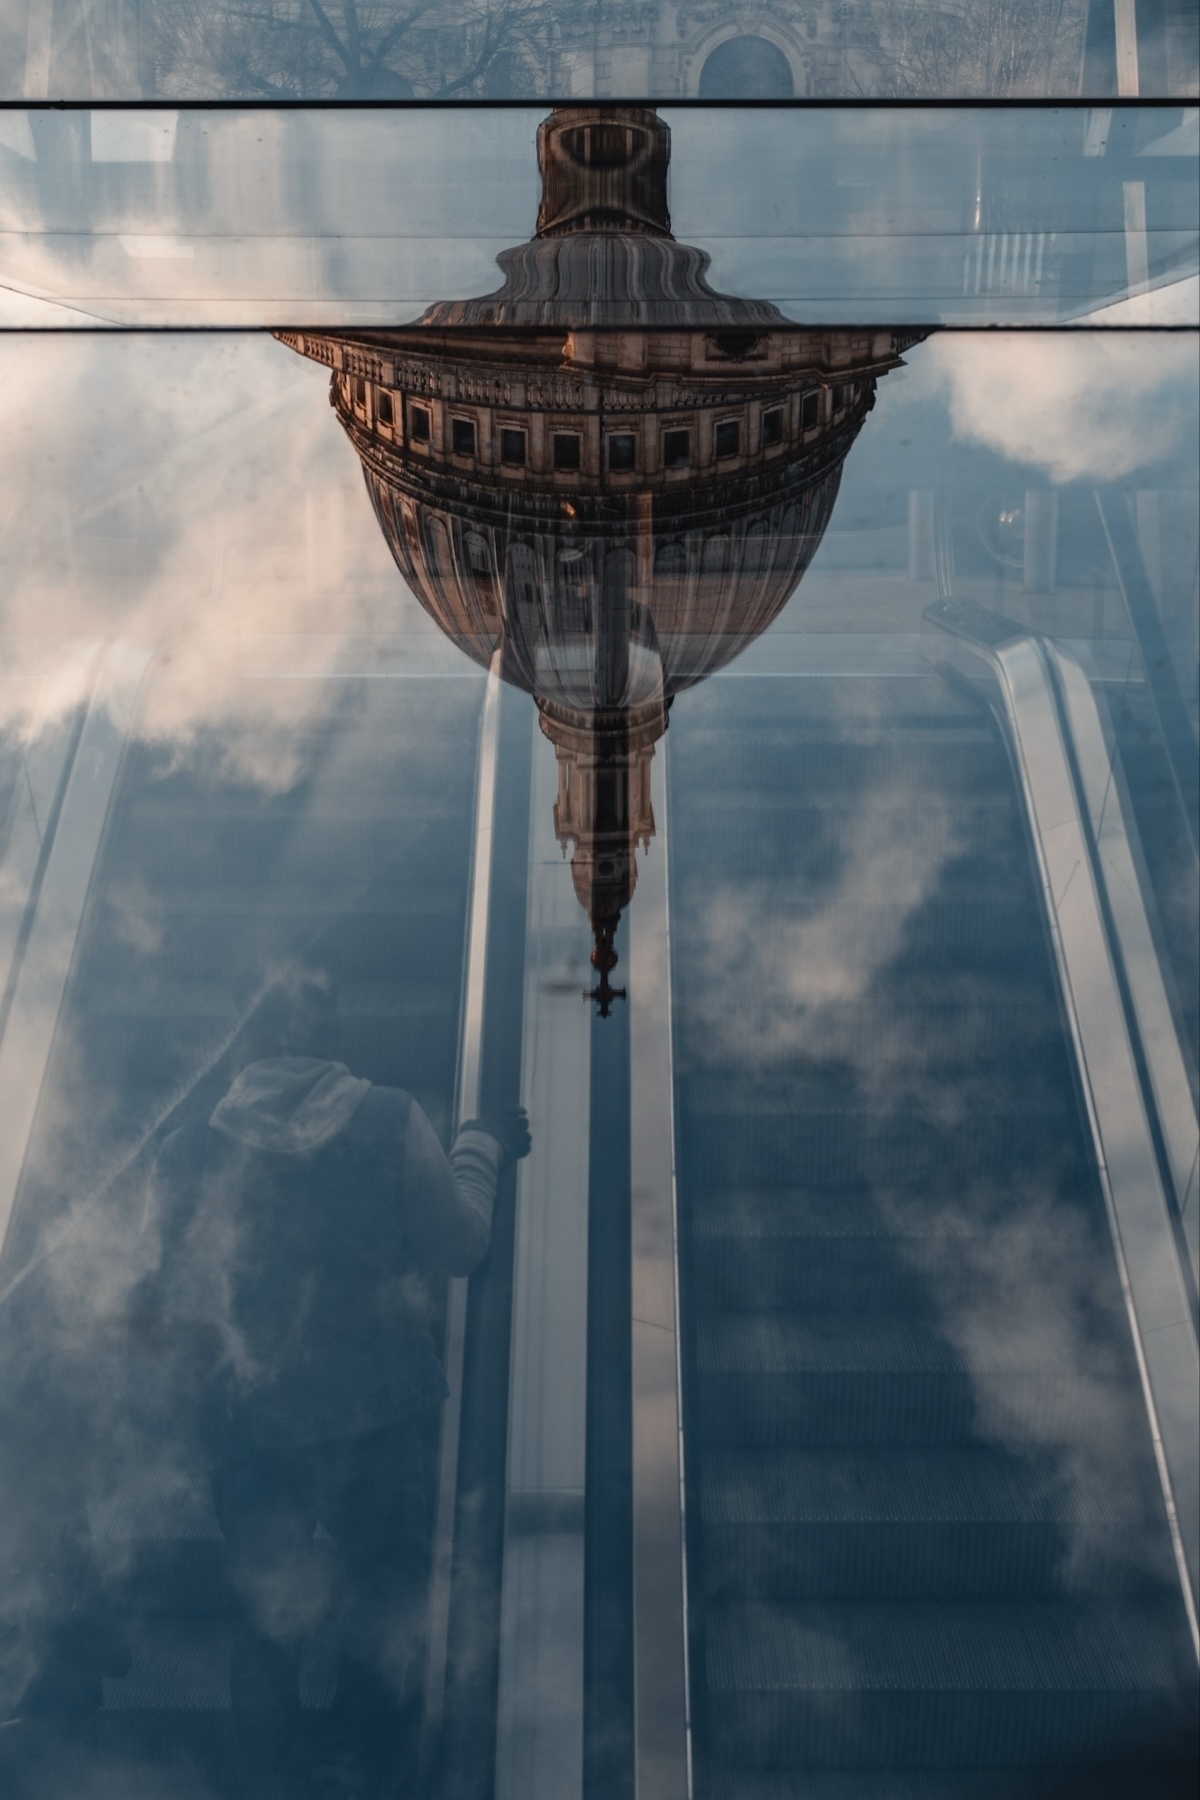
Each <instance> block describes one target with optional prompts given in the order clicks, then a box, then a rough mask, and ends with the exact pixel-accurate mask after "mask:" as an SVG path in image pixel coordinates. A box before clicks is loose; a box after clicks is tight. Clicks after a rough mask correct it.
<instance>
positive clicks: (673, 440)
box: [663, 431, 692, 469]
mask: <svg viewBox="0 0 1200 1800" xmlns="http://www.w3.org/2000/svg"><path fill="white" fill-rule="evenodd" d="M691 460H692V434H691V432H690V431H666V432H664V433H663V466H664V468H668V469H686V468H687V466H688V464H689V463H690V462H691Z"/></svg>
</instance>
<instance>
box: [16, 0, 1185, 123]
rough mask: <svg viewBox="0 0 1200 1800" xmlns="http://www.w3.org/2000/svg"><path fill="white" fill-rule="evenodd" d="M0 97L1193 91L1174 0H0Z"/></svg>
mask: <svg viewBox="0 0 1200 1800" xmlns="http://www.w3.org/2000/svg"><path fill="white" fill-rule="evenodd" d="M0 22H2V26H3V36H2V37H0V48H2V49H3V52H4V54H3V59H2V60H3V66H4V67H5V69H6V71H7V72H8V73H7V81H6V85H5V88H4V94H5V96H6V97H9V98H12V99H20V98H28V99H43V98H48V99H69V100H86V99H101V98H109V99H114V100H137V99H148V98H151V97H153V96H155V95H165V96H171V97H174V98H189V99H200V100H217V99H226V98H233V99H253V100H258V99H272V100H276V101H278V100H282V99H288V98H303V99H324V100H346V99H353V100H379V101H396V100H401V101H402V100H407V99H412V98H414V97H416V98H419V99H439V98H445V99H452V100H455V101H458V102H462V101H464V100H470V99H479V100H499V99H518V100H519V99H525V98H535V99H559V98H565V97H570V96H575V97H580V98H597V99H599V98H601V97H605V96H611V97H615V98H618V99H667V98H670V97H672V96H675V95H698V96H699V97H700V98H701V99H703V100H705V101H709V102H711V101H714V100H715V101H720V100H772V101H776V102H785V101H787V100H789V99H793V98H798V99H804V98H808V97H822V96H826V97H841V96H848V97H849V98H851V99H857V98H859V97H860V96H862V95H864V94H865V95H879V96H883V97H891V96H897V95H946V96H949V97H952V98H953V97H964V98H965V97H973V96H980V97H992V96H1004V95H1019V96H1031V95H1059V96H1063V97H1066V98H1073V97H1074V96H1075V95H1076V94H1079V93H1082V94H1085V95H1089V96H1090V95H1098V96H1100V95H1104V96H1106V95H1110V94H1113V95H1115V94H1122V95H1128V94H1138V93H1141V94H1144V95H1148V96H1162V97H1166V96H1173V95H1189V94H1195V93H1196V92H1197V89H1198V87H1200V77H1198V68H1200V54H1198V51H1197V31H1196V17H1195V9H1194V8H1193V7H1191V6H1189V5H1188V4H1187V3H1186V0H1136V4H1135V0H1095V3H1093V4H1092V5H1088V4H1087V0H1007V3H1006V4H1004V5H996V4H994V3H992V0H957V3H951V0H937V3H935V4H932V5H931V4H918V3H917V0H859V3H858V4H856V5H854V6H842V7H830V6H812V5H808V4H805V3H804V0H767V4H765V5H760V6H756V7H754V8H752V9H749V10H748V11H747V10H743V12H742V13H739V14H737V15H736V16H734V15H731V13H730V11H729V9H728V8H721V7H719V6H716V5H713V4H706V3H703V0H702V3H701V4H696V5H679V4H677V3H675V0H641V3H640V4H639V3H637V0H635V3H633V4H629V5H624V6H620V7H577V6H569V5H564V4H557V5H555V4H550V3H543V4H537V3H536V0H534V3H531V0H437V3H436V4H434V5H428V6H418V7H413V6H410V5H406V4H405V3H404V0H346V3H344V4H342V5H338V6H331V7H328V8H326V7H320V6H318V5H316V4H315V0H209V3H208V4H199V3H198V0H154V3H153V4H151V3H150V0H100V3H98V4H93V5H89V4H87V0H65V3H64V0H58V3H57V4H53V3H52V0H5V6H4V9H3V14H2V15H0Z"/></svg>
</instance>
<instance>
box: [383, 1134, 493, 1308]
mask: <svg viewBox="0 0 1200 1800" xmlns="http://www.w3.org/2000/svg"><path fill="white" fill-rule="evenodd" d="M502 1155H503V1151H502V1149H501V1147H500V1145H499V1144H498V1143H497V1142H496V1139H495V1138H494V1137H492V1135H491V1134H490V1132H487V1131H482V1130H481V1129H480V1128H479V1127H478V1126H477V1125H470V1126H467V1127H466V1128H465V1129H463V1130H461V1131H460V1132H459V1133H458V1136H457V1137H456V1138H455V1140H454V1146H453V1148H452V1149H451V1151H450V1154H449V1156H447V1155H446V1152H445V1151H444V1150H443V1149H442V1146H441V1144H440V1143H439V1142H438V1139H437V1134H436V1132H435V1131H434V1129H433V1126H432V1125H431V1124H430V1123H429V1119H428V1117H427V1116H426V1114H425V1113H424V1112H423V1111H422V1110H421V1108H420V1107H419V1106H418V1105H417V1103H416V1101H415V1100H414V1101H413V1103H412V1107H411V1110H410V1112H409V1120H408V1136H407V1138H406V1141H405V1154H404V1181H405V1190H406V1193H407V1199H408V1205H407V1213H408V1222H407V1236H408V1241H409V1244H410V1246H411V1248H412V1251H413V1254H414V1256H415V1257H416V1260H417V1262H418V1263H419V1264H420V1265H421V1267H422V1268H426V1269H438V1270H441V1271H442V1272H443V1273H444V1274H446V1275H469V1274H470V1273H471V1270H472V1269H473V1268H475V1266H476V1264H477V1263H479V1262H481V1261H482V1260H483V1257H484V1255H485V1253H486V1251H487V1247H488V1243H489V1241H490V1239H491V1235H492V1206H493V1204H494V1202H495V1198H496V1178H497V1176H498V1174H499V1171H500V1161H501V1157H502Z"/></svg>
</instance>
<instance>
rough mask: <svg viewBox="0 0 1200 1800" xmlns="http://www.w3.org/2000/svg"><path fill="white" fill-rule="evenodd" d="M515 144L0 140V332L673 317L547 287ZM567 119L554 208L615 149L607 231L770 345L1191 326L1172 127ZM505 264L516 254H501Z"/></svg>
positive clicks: (1146, 114)
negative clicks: (982, 330)
mask: <svg viewBox="0 0 1200 1800" xmlns="http://www.w3.org/2000/svg"><path fill="white" fill-rule="evenodd" d="M542 117H543V115H542V113H541V112H540V111H539V110H538V109H536V108H532V107H530V108H513V109H506V110H496V109H493V110H490V111H486V110H481V111H475V112H468V113H465V114H464V113H460V112H457V111H448V110H445V109H441V110H439V109H420V110H401V111H386V110H385V111H371V110H367V109H362V108H359V109H350V110H348V111H318V110H315V109H303V110H300V111H295V112H266V113H264V112H261V111H256V110H253V109H236V108H235V109H232V110H227V111H204V110H198V111H181V112H177V111H159V110H147V111H142V112H124V111H121V112H118V111H109V112H102V111H91V112H86V111H84V112H72V111H46V110H43V111H32V112H22V111H14V112H10V113H6V114H0V279H2V281H3V289H2V290H0V323H4V324H7V325H10V326H32V327H42V326H48V327H63V328H69V327H72V326H83V327H86V326H94V325H97V324H125V325H153V326H163V325H178V326H183V325H220V326H245V325H278V324H280V323H289V324H296V325H303V324H321V325H324V324H328V323H330V321H331V320H333V321H334V322H335V323H338V324H342V325H352V324H357V325H372V326H379V327H387V326H391V325H394V324H396V323H397V321H401V320H404V321H407V320H409V319H413V318H416V317H418V316H419V315H421V314H422V313H423V312H425V311H426V310H427V309H428V308H430V307H434V306H436V305H437V303H439V302H445V301H447V300H451V299H457V300H467V299H469V298H471V297H473V296H476V295H480V294H486V293H488V291H489V290H490V289H494V288H495V284H496V269H495V262H496V259H497V258H499V259H500V261H501V263H502V265H503V267H504V270H505V275H506V277H507V279H508V282H509V287H510V290H511V288H512V284H513V283H514V282H516V283H517V285H518V288H520V286H521V283H522V282H524V283H525V284H526V288H525V289H523V290H522V291H523V292H524V295H525V299H526V300H527V301H528V302H530V303H532V306H533V310H532V311H531V310H530V308H529V306H527V307H526V309H525V311H524V312H513V311H509V313H508V314H507V315H506V316H507V317H508V319H509V320H510V322H514V323H516V322H524V323H532V322H536V319H537V316H539V315H538V313H537V309H538V308H539V307H543V308H544V303H545V302H546V300H547V299H548V294H547V293H546V292H545V291H543V289H542V288H541V287H540V286H539V285H538V282H539V280H548V281H553V282H555V283H557V284H558V285H557V286H556V288H555V292H556V293H557V295H558V297H559V299H560V302H561V305H560V310H559V315H558V316H559V317H561V318H563V319H564V320H568V321H569V322H571V323H578V324H581V325H582V324H588V323H600V322H602V321H603V318H604V314H603V312H602V310H600V309H599V303H600V301H601V299H602V297H603V296H604V295H605V294H606V295H607V297H608V299H609V300H610V301H612V302H614V303H616V304H617V306H618V309H620V308H621V307H625V308H626V310H625V311H624V312H621V314H620V316H621V317H622V318H623V319H627V320H631V321H635V322H637V323H639V324H671V323H673V322H675V321H676V320H677V319H679V318H681V317H682V316H684V315H681V314H680V313H679V311H678V310H677V309H675V310H672V308H671V307H670V306H669V305H668V304H667V302H668V301H669V300H670V298H671V296H670V293H669V292H667V291H661V289H656V288H655V286H654V284H653V282H651V283H650V285H649V286H647V285H646V283H645V282H644V281H643V282H642V283H641V285H640V286H639V288H638V293H637V300H636V303H634V305H633V310H630V309H629V297H628V296H627V295H626V294H625V292H624V288H623V285H622V283H623V275H622V271H621V269H620V268H619V267H618V266H617V265H616V264H612V265H611V266H604V269H603V274H602V275H601V274H599V273H598V274H597V279H598V280H599V281H600V282H601V283H602V284H603V285H602V288H601V289H600V290H598V291H597V292H595V293H593V292H592V291H591V288H590V286H589V282H590V280H591V277H590V276H589V274H588V271H587V269H586V268H585V267H584V266H583V264H582V262H580V261H579V260H578V259H576V261H575V262H574V263H573V265H572V270H573V272H572V273H571V275H570V277H569V279H568V278H567V270H566V267H565V263H564V267H563V268H562V269H561V270H560V271H559V272H558V273H557V274H555V273H554V272H553V271H552V269H551V267H550V265H551V264H552V263H553V262H554V260H555V257H556V255H561V258H563V259H566V260H567V261H569V260H570V259H571V257H572V256H574V255H575V253H574V252H573V251H572V250H571V249H570V248H569V247H568V248H566V249H564V248H563V247H562V245H563V240H564V225H565V223H566V221H565V219H564V218H560V217H558V216H557V215H554V214H551V215H547V214H546V213H545V210H544V209H543V210H542V211H541V212H539V203H538V182H539V164H540V163H541V164H543V165H544V163H545V134H544V133H543V134H542V136H541V137H539V126H540V123H541V119H542ZM576 117H577V120H578V125H577V129H578V132H579V134H580V135H579V138H578V141H576V139H575V138H573V137H572V136H571V134H570V133H569V132H564V133H563V134H562V135H561V137H557V138H556V139H555V140H554V141H555V143H556V144H557V146H558V148H557V151H556V152H555V154H556V155H557V156H558V158H559V167H558V173H557V179H558V180H560V181H561V180H562V179H563V177H564V170H573V171H574V173H575V175H576V176H582V174H583V173H584V171H585V170H586V168H587V167H588V165H589V160H590V159H592V158H597V159H600V160H598V161H597V162H596V165H595V168H594V169H593V170H592V173H591V176H590V177H589V179H590V180H591V182H592V186H593V188H594V189H595V193H594V195H593V198H594V199H595V200H596V201H597V203H598V204H600V205H601V206H602V207H603V206H604V205H607V204H608V202H607V201H605V200H604V199H603V196H602V189H603V185H604V181H605V176H604V172H603V157H604V155H605V150H604V144H603V120H604V119H605V118H611V119H618V118H619V120H620V123H619V124H614V125H613V126H612V129H614V130H617V131H618V132H621V131H623V132H624V133H625V134H626V135H629V134H632V137H636V138H637V139H638V141H639V143H640V144H641V145H642V149H641V151H640V152H639V154H642V155H644V156H645V157H646V158H647V159H648V167H649V165H650V164H652V165H653V167H654V175H653V183H654V185H655V194H656V198H655V203H654V208H653V216H651V215H649V214H646V212H645V211H644V208H642V207H641V206H640V203H637V204H635V203H633V202H632V201H631V200H630V197H629V196H626V197H625V199H623V200H622V202H621V204H622V206H625V205H626V202H627V201H629V203H630V204H631V205H632V213H630V214H629V217H631V218H632V219H633V224H632V225H631V227H630V229H632V230H633V231H634V232H635V233H636V234H637V235H638V237H639V238H643V237H646V236H658V237H662V235H663V234H664V233H666V232H670V233H672V234H673V236H674V238H675V240H676V241H677V242H678V243H679V244H681V245H684V246H694V249H692V250H691V251H690V255H691V256H692V258H693V259H700V260H699V261H697V262H696V266H695V269H694V276H695V277H702V276H703V275H704V273H705V270H706V269H707V272H708V278H709V280H710V281H711V285H712V286H713V287H715V288H717V289H718V290H722V291H724V292H726V293H733V294H739V295H745V296H754V297H755V298H756V299H759V300H762V301H766V302H770V303H771V305H772V306H774V307H777V308H778V309H779V312H781V313H782V314H783V315H784V317H785V318H790V319H797V320H803V321H806V322H811V323H814V324H821V325H825V324H852V325H861V324H863V323H869V322H871V321H872V320H875V319H881V318H882V319H886V320H887V321H888V322H889V323H892V324H903V323H912V324H919V325H929V324H938V323H941V324H959V325H974V324H980V325H996V324H1030V325H1046V324H1057V323H1064V322H1065V323H1080V322H1088V323H1108V324H1134V323H1142V324H1166V325H1178V324H1194V323H1196V322H1197V320H1198V319H1200V298H1198V296H1200V276H1198V274H1197V268H1198V258H1200V233H1198V232H1197V225H1196V221H1197V217H1200V184H1198V169H1200V135H1198V129H1197V128H1198V126H1200V113H1197V111H1196V109H1195V108H1182V107H1159V108H1150V107H1132V108H1124V109H1121V108H1111V107H1109V108H1106V107H1086V106H1076V107H1062V108H1046V109H1037V110H1034V109H1022V108H1015V109H1014V108H1000V109H991V110H989V109H981V110H971V109H968V108H946V109H925V108H915V109H911V108H890V109H889V108H866V109H852V110H847V111H841V110H838V109H836V108H831V107H824V108H811V109H805V110H803V111H798V112H788V111H780V110H777V109H768V108H760V109H749V108H744V107H733V108H727V109H724V110H721V111H718V112H715V113H709V112H706V111H703V110H699V109H678V108H676V109H670V108H667V109H664V111H663V112H662V113H661V114H655V113H651V112H650V111H649V109H645V108H637V107H626V108H621V109H617V111H616V112H613V110H612V109H604V108H598V109H597V108H591V109H588V108H580V109H578V112H577V114H576ZM589 121H591V122H590V123H589ZM664 126H665V127H666V133H667V135H666V137H665V138H664V136H663V127H664ZM593 139H594V141H593ZM631 141H632V138H631ZM668 149H669V153H670V172H669V189H668V173H667V168H666V158H667V155H668ZM579 222H580V221H579V220H577V221H576V223H579ZM566 235H570V234H566ZM531 237H534V239H535V241H536V242H537V243H540V244H541V245H542V246H543V247H542V249H541V250H537V251H535V250H533V249H532V248H531V249H528V250H526V251H525V252H524V253H522V252H521V250H520V249H519V246H522V245H524V244H526V242H527V241H528V240H530V238H531ZM547 240H550V242H549V243H547ZM606 241H607V240H606ZM555 243H557V244H558V246H559V249H558V251H556V250H555V248H554V245H555ZM704 258H707V259H708V262H707V263H703V259H704ZM686 260H687V259H686V258H685V257H684V256H683V255H682V253H680V256H679V258H678V261H679V262H680V264H682V263H683V262H686ZM539 267H540V269H541V274H540V275H539V273H538V269H539ZM663 275H664V278H665V270H664V271H663ZM693 279H694V277H693V276H689V277H688V280H689V281H692V280H693ZM564 281H565V282H566V285H565V286H564V285H563V283H564ZM530 283H532V286H529V284H530ZM511 297H512V298H516V297H517V296H516V295H515V294H513V295H511ZM436 316H437V317H439V318H443V317H445V315H443V314H440V313H439V314H437V315H436ZM610 316H612V315H610ZM764 316H765V315H764ZM771 316H772V317H773V316H775V315H771Z"/></svg>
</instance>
